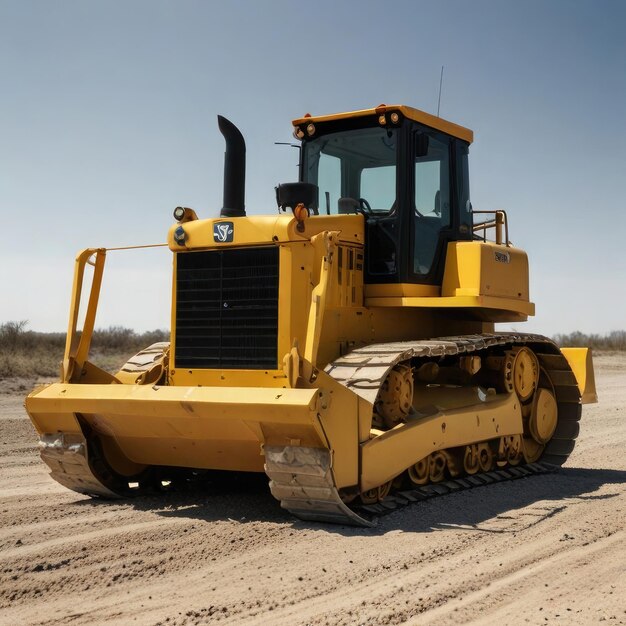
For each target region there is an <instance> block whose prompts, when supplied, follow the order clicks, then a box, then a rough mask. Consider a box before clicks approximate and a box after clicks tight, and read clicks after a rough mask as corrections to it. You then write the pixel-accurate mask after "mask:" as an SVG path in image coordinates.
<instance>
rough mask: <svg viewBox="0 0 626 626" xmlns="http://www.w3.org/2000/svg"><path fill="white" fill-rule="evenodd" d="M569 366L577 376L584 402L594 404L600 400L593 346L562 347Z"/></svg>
mask: <svg viewBox="0 0 626 626" xmlns="http://www.w3.org/2000/svg"><path fill="white" fill-rule="evenodd" d="M561 352H562V353H563V355H564V356H565V358H566V359H567V362H568V363H569V366H570V367H571V368H572V371H573V372H574V376H576V382H577V383H578V388H579V389H580V394H581V396H582V403H583V404H593V403H594V402H597V401H598V394H597V393H596V380H595V374H594V371H593V360H592V358H591V348H561Z"/></svg>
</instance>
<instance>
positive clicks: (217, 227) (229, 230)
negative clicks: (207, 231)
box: [213, 222, 235, 243]
mask: <svg viewBox="0 0 626 626" xmlns="http://www.w3.org/2000/svg"><path fill="white" fill-rule="evenodd" d="M234 232H235V228H234V226H233V223H232V222H217V223H216V224H213V240H214V241H216V242H217V243H229V242H230V241H232V240H233V234H234Z"/></svg>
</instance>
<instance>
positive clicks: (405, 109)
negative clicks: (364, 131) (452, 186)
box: [292, 104, 474, 143]
mask: <svg viewBox="0 0 626 626" xmlns="http://www.w3.org/2000/svg"><path fill="white" fill-rule="evenodd" d="M393 111H398V112H400V113H401V114H402V115H403V116H404V117H407V118H408V119H410V120H413V121H415V122H418V123H419V124H423V125H424V126H429V127H430V128H434V129H435V130H440V131H441V132H443V133H446V134H447V135H452V136H453V137H457V138H458V139H462V140H463V141H467V142H468V143H472V141H473V140H474V133H473V132H472V131H471V130H470V129H469V128H465V127H463V126H459V125H458V124H454V123H453V122H448V121H447V120H444V119H443V118H441V117H437V116H436V115H431V114H430V113H426V112H425V111H420V110H419V109H414V108H413V107H409V106H405V105H404V104H379V105H378V106H377V107H375V108H372V109H361V110H359V111H347V112H345V113H333V114H332V115H310V114H308V113H307V114H306V115H305V116H304V117H299V118H298V119H295V120H293V122H292V124H293V125H294V126H296V127H298V126H301V125H302V124H309V123H314V124H315V123H322V122H335V121H339V120H344V119H353V118H356V117H366V116H369V115H371V116H373V115H382V114H389V113H392V112H393Z"/></svg>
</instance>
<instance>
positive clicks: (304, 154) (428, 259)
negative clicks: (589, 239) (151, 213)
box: [26, 105, 596, 525]
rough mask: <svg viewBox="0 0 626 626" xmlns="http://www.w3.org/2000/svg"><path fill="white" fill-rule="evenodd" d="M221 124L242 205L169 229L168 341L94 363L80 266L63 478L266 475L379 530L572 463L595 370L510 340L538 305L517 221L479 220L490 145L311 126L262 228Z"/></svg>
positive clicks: (369, 119) (90, 261)
mask: <svg viewBox="0 0 626 626" xmlns="http://www.w3.org/2000/svg"><path fill="white" fill-rule="evenodd" d="M218 123H219V128H220V131H221V133H222V134H223V136H224V138H225V142H226V152H225V168H224V169H225V171H224V207H223V208H222V209H221V212H220V215H219V217H215V218H209V219H199V218H198V216H197V215H196V213H195V211H194V210H192V209H189V208H185V207H177V208H176V209H175V211H174V219H175V223H174V224H173V225H172V227H171V229H170V230H169V233H168V238H167V245H168V246H169V249H170V250H171V252H172V256H173V288H172V308H171V337H170V342H166V343H159V344H155V345H153V346H150V347H148V348H147V349H145V350H143V351H142V352H140V353H139V354H137V355H135V356H134V357H132V358H130V360H129V361H128V362H127V363H126V364H125V365H124V366H123V367H122V368H121V369H120V371H119V372H117V373H115V374H111V373H108V372H106V371H104V370H102V369H100V368H98V367H97V366H96V365H94V364H93V363H91V362H90V361H89V348H90V340H91V336H92V333H93V329H94V324H95V317H96V309H97V303H98V297H99V291H100V285H101V280H102V275H103V270H104V264H105V258H106V253H107V250H106V249H104V248H90V249H87V250H84V251H83V252H81V253H80V254H79V255H78V256H77V258H76V263H75V275H74V284H73V293H72V300H71V311H70V322H69V331H68V335H67V345H66V348H65V355H64V359H63V363H62V376H61V381H60V382H58V383H54V384H50V385H47V386H43V387H40V388H38V389H36V390H34V391H33V392H32V393H31V394H30V395H29V396H28V397H27V399H26V409H27V411H28V413H29V415H30V417H31V419H32V421H33V423H34V425H35V427H36V429H37V431H38V433H39V435H40V448H41V456H42V458H43V460H44V461H45V462H46V463H47V464H48V466H49V467H50V470H51V475H52V477H53V478H54V479H55V480H57V481H58V482H60V483H61V484H63V485H65V486H66V487H68V488H70V489H73V490H75V491H77V492H80V493H84V494H89V495H91V496H97V497H104V498H108V497H124V496H127V495H132V494H133V493H143V492H144V491H145V490H146V489H152V488H154V487H155V485H156V486H159V487H162V486H165V485H176V483H177V481H181V480H185V477H186V476H191V475H193V474H194V472H195V473H197V472H198V471H202V470H209V471H210V470H229V471H233V472H265V473H266V474H267V476H268V478H269V486H270V490H271V493H272V494H273V495H274V497H275V498H276V499H277V500H279V501H280V502H281V505H282V506H283V507H284V508H285V509H287V510H289V511H290V512H292V513H293V514H294V515H296V516H297V517H299V518H302V519H306V520H318V521H329V522H337V523H344V524H356V525H368V524H370V523H371V518H372V516H375V515H376V513H381V512H383V511H385V510H388V509H390V508H391V509H393V508H395V507H397V506H399V505H401V504H406V503H408V502H412V501H415V500H419V499H422V498H423V497H427V496H429V495H432V494H437V493H446V492H449V491H451V490H456V489H460V488H466V487H471V486H473V485H480V484H485V483H489V482H493V481H494V480H504V479H509V478H515V477H521V476H527V475H529V474H532V473H538V472H542V471H546V470H548V469H551V468H554V466H560V465H562V464H563V463H564V462H565V460H566V459H567V457H568V455H569V454H570V453H571V452H572V449H573V448H574V440H575V439H576V437H577V435H578V432H579V420H580V417H581V405H582V404H583V403H586V402H595V401H596V393H595V385H594V376H593V367H592V362H591V353H590V350H588V349H586V348H562V349H559V348H558V347H557V346H556V345H555V343H554V342H553V341H551V340H550V339H548V338H546V337H543V336H539V335H533V334H520V333H517V332H508V333H507V332H495V331H494V324H495V323H499V322H509V323H511V322H515V323H517V322H522V321H525V320H526V319H527V317H528V316H529V315H533V314H534V304H533V303H532V302H531V301H530V299H529V284H528V283H529V281H528V260H527V256H526V254H525V252H523V251H522V250H521V249H519V248H517V247H514V246H513V245H512V244H511V242H510V240H509V232H508V221H507V216H506V214H505V212H504V211H475V210H473V209H472V205H471V203H470V198H469V177H468V150H469V145H470V143H471V142H472V140H473V134H472V131H470V130H468V129H466V128H464V127H462V126H458V125H456V124H453V123H451V122H448V121H445V120H444V119H442V118H439V117H435V116H433V115H430V114H428V113H425V112H422V111H419V110H417V109H414V108H411V107H408V106H400V105H394V106H391V105H379V106H378V107H375V108H371V109H364V110H360V111H353V112H348V113H339V114H334V115H325V116H311V115H309V114H307V115H305V116H304V117H301V118H298V119H296V120H294V121H293V127H294V136H295V137H296V138H297V140H298V142H299V143H298V144H297V147H298V148H299V152H300V159H299V181H298V182H295V183H286V184H282V185H279V186H278V187H277V188H276V197H277V204H278V211H277V213H275V214H273V215H263V216H260V215H259V216H257V215H254V216H253V215H246V212H245V208H244V188H245V142H244V139H243V136H242V135H241V133H240V131H239V130H238V129H237V128H236V127H235V126H234V125H233V124H232V123H231V122H229V121H228V120H227V119H225V118H223V117H221V116H219V117H218ZM87 271H89V272H90V273H91V276H87V275H86V272H87ZM88 278H90V280H91V286H90V288H89V289H88V290H87V289H86V290H85V291H86V293H85V294H84V297H83V299H84V301H85V306H84V307H83V308H82V309H81V297H82V296H83V293H82V292H83V282H84V281H85V282H86V281H87V279H88ZM79 309H81V310H80V311H79ZM83 309H84V310H83ZM79 315H81V316H83V317H84V322H83V323H82V328H81V329H79V328H78V320H79Z"/></svg>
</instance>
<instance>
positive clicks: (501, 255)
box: [494, 250, 511, 263]
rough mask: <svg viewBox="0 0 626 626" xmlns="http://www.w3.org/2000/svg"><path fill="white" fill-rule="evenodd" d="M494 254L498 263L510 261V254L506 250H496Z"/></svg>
mask: <svg viewBox="0 0 626 626" xmlns="http://www.w3.org/2000/svg"><path fill="white" fill-rule="evenodd" d="M494 254H495V256H496V261H498V263H510V262H511V255H510V254H509V253H508V252H498V251H497V250H496V251H495V252H494Z"/></svg>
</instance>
